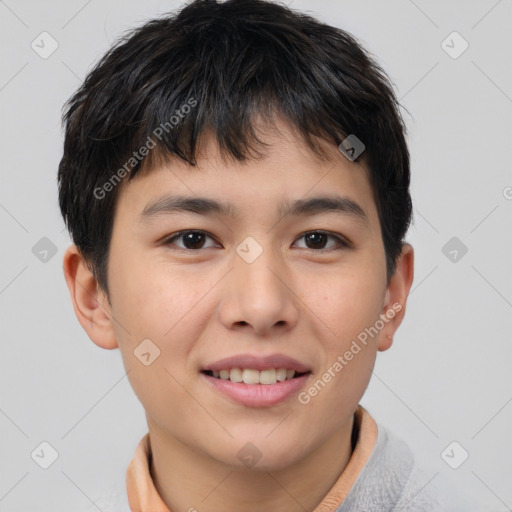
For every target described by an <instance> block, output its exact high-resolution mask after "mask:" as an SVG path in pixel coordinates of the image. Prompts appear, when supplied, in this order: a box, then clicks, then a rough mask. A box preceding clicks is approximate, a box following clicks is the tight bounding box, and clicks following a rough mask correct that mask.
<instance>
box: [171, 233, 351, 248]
mask: <svg viewBox="0 0 512 512" xmlns="http://www.w3.org/2000/svg"><path fill="white" fill-rule="evenodd" d="M205 237H206V238H210V239H212V240H213V237H212V236H211V235H209V234H208V233H206V232H205V231H182V232H181V233H177V234H175V235H174V236H172V237H171V238H169V239H167V241H166V242H165V244H166V245H169V244H170V245H178V244H175V243H174V241H175V240H180V239H183V244H184V247H183V246H180V245H178V247H180V248H182V249H188V250H197V249H204V248H205V247H204V239H205ZM301 238H304V239H305V240H306V244H310V245H311V246H310V247H307V246H306V247H305V249H312V250H318V249H326V247H325V242H326V241H327V239H329V238H332V239H334V240H335V241H336V244H335V246H334V247H336V246H338V247H342V248H343V247H349V244H348V243H347V242H346V241H345V240H343V239H342V238H341V237H339V236H336V235H333V234H331V233H327V232H326V231H318V230H317V231H309V232H307V233H304V234H302V235H301V236H300V237H299V238H298V239H297V240H299V239H301ZM206 248H208V247H206ZM332 248H333V247H332V246H331V247H328V249H332Z"/></svg>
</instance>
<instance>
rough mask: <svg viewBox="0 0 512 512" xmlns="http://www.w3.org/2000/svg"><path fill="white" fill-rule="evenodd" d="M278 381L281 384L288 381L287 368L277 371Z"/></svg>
mask: <svg viewBox="0 0 512 512" xmlns="http://www.w3.org/2000/svg"><path fill="white" fill-rule="evenodd" d="M276 379H277V380H278V381H279V382H283V380H286V368H279V370H277V372H276Z"/></svg>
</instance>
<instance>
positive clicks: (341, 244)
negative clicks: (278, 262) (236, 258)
mask: <svg viewBox="0 0 512 512" xmlns="http://www.w3.org/2000/svg"><path fill="white" fill-rule="evenodd" d="M187 233H200V234H203V235H206V236H208V237H210V238H211V239H212V240H215V237H214V236H213V235H211V234H210V233H208V232H207V231H202V230H199V229H189V230H185V231H180V232H178V233H175V234H174V235H172V236H171V237H170V238H167V239H166V240H165V241H164V245H174V244H173V243H172V242H173V241H174V240H176V239H179V238H181V237H182V236H183V235H186V234H187ZM312 233H320V234H323V235H327V236H328V237H330V238H334V239H335V240H337V242H338V247H330V248H328V249H310V248H309V247H301V249H306V250H309V251H313V252H328V251H331V250H337V249H349V248H351V247H352V245H351V243H350V242H349V241H348V240H346V239H344V238H342V237H340V236H338V235H334V234H333V233H329V232H328V231H324V230H322V229H315V230H313V231H306V232H305V233H303V234H302V235H300V236H299V237H298V239H300V238H303V237H305V236H306V235H310V234H312ZM215 241H216V240H215ZM217 243H218V242H217ZM178 249H180V250H183V251H187V252H199V251H201V250H204V249H203V248H201V249H187V248H186V247H185V248H184V247H178ZM206 249H210V247H207V248H206Z"/></svg>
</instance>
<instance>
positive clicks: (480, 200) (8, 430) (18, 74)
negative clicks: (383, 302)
mask: <svg viewBox="0 0 512 512" xmlns="http://www.w3.org/2000/svg"><path fill="white" fill-rule="evenodd" d="M180 4H181V2H171V1H167V2H164V1H160V2H158V1H147V2H136V1H134V0H131V1H123V2H121V1H119V0H103V1H98V0H90V1H89V2H84V1H82V0H73V1H68V2H64V1H55V0H54V1H46V2H36V1H15V0H8V1H6V2H2V1H0V38H1V48H0V52H1V63H2V65H1V68H0V119H1V133H0V135H1V136H0V148H1V162H0V172H1V188H0V225H1V229H2V241H3V242H2V244H1V246H0V257H1V265H0V318H1V327H2V339H1V344H0V348H1V353H0V354H1V357H0V511H4V512H5V511H9V512H11V511H12V512H15V511H22V510H23V511H33V512H36V511H50V510H52V511H53V512H58V511H66V512H67V511H69V510H70V509H72V510H73V511H80V510H85V509H86V508H87V507H90V506H91V500H92V499H93V496H95V495H96V494H97V493H99V492H100V491H101V489H102V488H103V487H104V486H109V485H111V484H112V483H114V482H119V481H124V475H125V471H126V467H127V465H128V463H129V461H130V460H131V458H132V456H133V452H134V450H135V447H136V445H137V443H138V442H139V440H140V438H141V437H142V436H143V435H144V434H145V432H146V431H147V428H146V423H145V418H144V411H143V409H142V406H141V405H140V404H139V402H138V400H137V399H136V397H135V395H134V393H133V391H132V390H131V388H130V386H129V383H128V380H127V378H126V376H125V372H124V368H123V365H122V361H121V357H120V354H119V352H118V350H114V351H105V350H102V349H100V348H98V347H97V346H96V345H94V344H93V343H92V342H91V341H90V340H89V338H88V337H87V335H86V334H85V332H84V331H83V330H82V328H81V327H80V325H79V323H78V322H77V320H76V317H75V314H74V312H73V309H72V306H71V302H70V299H69V295H68V290H67V287H66V284H65V281H64V277H63V270H62V256H63V252H64V250H65V249H66V247H67V246H68V245H69V244H70V240H69V237H68V235H67V232H66V231H65V230H63V226H64V224H63V221H62V219H61V217H60V212H59V210H58V204H57V184H56V173H57V166H58V163H59V161H60V158H61V155H62V141H63V137H62V131H61V127H60V115H61V108H62V106H63V104H64V102H65V101H66V100H67V99H68V97H69V96H70V95H71V94H72V93H73V92H74V91H75V89H76V88H77V87H78V86H79V85H80V83H81V82H82V80H83V79H84V77H85V75H86V73H87V71H88V70H90V69H91V67H92V65H93V64H94V63H95V62H96V61H97V60H98V59H99V58H100V56H101V55H102V54H103V53H104V52H105V51H106V50H107V49H108V48H109V45H110V44H111V42H112V41H113V40H114V39H115V38H116V37H117V36H118V35H119V34H120V33H121V31H124V30H126V29H128V28H131V27H133V26H135V25H138V24H140V23H141V22H143V21H144V20H146V19H148V18H149V17H153V16H155V15H158V14H159V13H163V12H166V11H169V10H172V9H175V8H176V7H178V6H179V5H180ZM290 4H291V5H292V6H293V7H295V8H298V9H300V10H306V11H309V12H310V13H312V14H314V15H316V16H318V17H319V18H321V19H323V20H325V21H327V22H329V23H331V24H334V25H337V26H339V27H341V28H344V29H346V30H348V31H349V32H351V33H353V34H354V35H355V36H356V37H358V38H359V39H360V40H361V41H362V42H363V44H365V46H366V47H367V48H368V49H369V50H370V51H371V52H372V53H374V54H375V55H376V56H377V58H378V60H379V62H380V63H381V64H382V65H383V67H384V69H385V70H386V71H387V72H388V73H389V75H390V76H391V78H392V79H393V81H394V83H395V84H396V87H397V90H398V96H399V98H400V100H401V103H402V104H403V106H404V107H405V108H406V109H407V110H408V111H409V112H410V114H411V115H409V114H408V113H407V112H405V111H404V116H405V119H406V122H407V124H408V127H409V131H410V135H409V142H410V150H411V155H412V197H413V201H414V206H415V222H414V224H413V226H412V227H411V229H410V231H409V234H408V237H407V239H408V241H409V242H411V243H412V244H413V246H414V247H415V250H416V266H415V282H414V284H413V288H412V292H411V295H410V298H409V302H408V309H407V314H406V318H405V321H404V323H403V324H402V327H401V328H400V329H399V331H398V334H397V336H396V337H395V343H394V345H393V347H392V348H391V349H390V350H389V351H388V352H385V353H381V354H379V356H378V360H377V364H376V367H375V374H374V377H373V378H372V381H371V383H370V386H369V388H368V391H367V393H366V395H365V397H364V399H363V405H365V406H366V407H367V408H368V409H369V410H370V412H371V413H372V414H373V416H374V417H375V418H376V420H377V421H378V422H379V423H381V424H383V425H385V426H387V427H388V428H390V429H392V430H393V431H395V432H396V433H397V434H398V435H400V436H401V437H402V438H404V439H405V440H406V441H407V442H408V443H409V444H410V446H411V447H412V448H413V450H414V451H415V453H416V454H417V456H418V457H419V458H420V460H421V461H423V462H424V464H425V465H426V467H428V468H430V472H431V473H430V474H431V475H432V477H433V478H438V477H440V476H445V477H448V478H450V480H451V481H452V482H453V484H454V485H455V486H457V487H458V488H459V490H461V492H463V493H464V494H466V495H467V496H469V497H470V498H471V499H472V500H474V501H475V502H477V503H478V504H479V505H480V507H481V510H485V511H504V510H511V507H512V487H511V486H510V482H511V481H512V442H511V441H510V432H511V425H512V404H511V402H512V379H511V372H510V366H511V361H512V358H511V356H512V344H511V343H510V341H511V335H510V333H511V332H512V315H511V313H512V309H511V308H512V289H511V274H512V272H511V266H510V261H511V255H512V251H511V249H512V222H511V221H512V215H511V214H512V200H511V199H512V175H511V173H510V164H511V151H510V148H511V132H512V125H511V122H510V120H511V119H510V117H511V116H510V114H511V111H512V68H511V65H510V63H511V62H512V51H511V50H512V45H511V39H512V30H511V29H510V27H511V26H512V23H511V22H512V6H511V2H510V0H501V1H496V0H481V1H472V2H468V1H462V0H459V1H451V2H446V1H441V0H436V1H429V2H427V1H426V0H421V1H420V0H416V1H415V2H413V1H412V0H393V1H390V0H386V1H380V2H378V1H374V2H370V1H367V0H366V1H361V0H359V1H355V0H353V1H349V0H345V1H335V0H329V1H328V0H323V1H319V0H315V1H313V0H296V1H294V2H290ZM42 31H47V32H49V33H50V34H51V36H52V37H53V38H54V39H55V40H56V41H57V42H58V45H59V46H58V49H57V50H56V51H55V52H54V53H53V54H52V55H51V56H50V57H49V58H47V59H42V58H41V57H40V56H39V55H38V54H37V53H36V52H35V51H34V50H33V49H32V48H31V43H32V41H33V40H34V39H36V38H37V37H38V36H39V34H40V33H41V32H42ZM453 31H457V32H458V33H459V34H460V35H461V36H462V37H463V38H464V39H465V40H466V41H467V42H468V43H469V48H468V49H467V50H466V51H465V52H464V53H463V54H462V55H460V56H459V57H458V58H456V59H454V58H452V57H450V56H449V55H448V54H447V53H446V52H445V50H444V49H443V47H442V46H441V43H442V41H443V40H445V38H446V37H447V36H448V35H449V34H450V33H452V32H453ZM449 41H450V40H449ZM449 41H448V44H450V45H452V46H454V49H452V51H455V50H457V48H460V45H459V42H454V43H451V42H449ZM458 45H459V46H458ZM454 236H455V237H457V238H458V239H460V241H462V242H463V243H464V244H465V245H466V246H467V248H468V252H467V254H465V255H464V256H463V257H462V258H460V259H459V260H458V261H457V262H452V261H450V260H449V259H448V258H447V257H446V256H445V255H444V254H443V252H442V248H443V246H444V245H445V244H446V243H447V242H448V240H450V239H451V238H452V237H454ZM42 237H48V238H49V239H50V240H51V241H52V242H53V244H55V246H56V248H57V253H56V254H55V255H54V256H53V257H51V258H49V260H48V261H47V262H46V263H44V262H42V261H40V260H39V259H38V258H37V257H36V256H35V255H34V254H33V252H32V247H33V246H34V245H35V244H36V243H37V242H38V241H39V240H40V239H41V238H42ZM459 254H460V253H459ZM42 441H47V442H49V443H50V444H51V445H52V446H53V447H54V448H55V449H56V450H57V452H58V455H59V456H58V458H57V460H56V461H55V462H54V463H53V464H52V465H51V466H50V467H49V468H48V469H42V468H41V467H39V465H38V464H36V462H35V461H34V460H33V459H32V458H31V453H32V452H33V450H34V449H35V448H37V447H38V446H39V444H40V443H41V442H42ZM452 441H457V442H458V443H459V444H460V446H461V447H462V448H459V447H457V448H456V449H455V450H454V451H453V452H449V454H450V455H451V460H452V461H453V460H456V459H457V458H458V457H460V456H461V453H462V451H461V450H462V449H464V450H466V451H467V452H468V453H469V457H468V459H467V460H466V461H465V462H464V463H463V464H462V465H461V466H460V467H459V468H458V469H452V468H450V467H449V466H448V465H447V463H446V462H445V461H444V460H443V458H442V457H441V453H442V452H443V450H444V449H445V448H446V447H447V445H449V443H451V442H452Z"/></svg>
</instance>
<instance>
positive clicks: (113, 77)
mask: <svg viewBox="0 0 512 512" xmlns="http://www.w3.org/2000/svg"><path fill="white" fill-rule="evenodd" d="M399 107H400V105H399V103H398V100H397V98H396V96H395V93H394V90H393V85H392V82H391V81H390V79H389V77H388V76H387V75H386V73H385V72H384V71H383V70H382V68H381V67H380V66H379V65H378V64H377V62H376V61H375V60H374V58H373V57H372V55H371V54H370V53H369V52H368V51H367V50H366V49H365V48H364V47H363V46H362V45H361V43H359V42H358V40H357V39H356V38H355V37H354V36H352V35H350V34H349V33H347V32H346V31H344V30H342V29H340V28H336V27H332V26H329V25H327V24H325V23H322V22H320V21H318V20H316V19H315V18H313V17H311V16H309V15H306V14H305V13H300V12H296V11H294V10H291V9H290V8H288V7H286V6H284V5H281V4H278V3H275V2H270V1H265V0H227V1H225V2H218V1H216V0H195V1H193V2H191V3H190V4H188V5H187V6H185V7H183V8H182V9H181V10H179V11H178V12H173V13H167V14H166V15H164V16H161V17H158V18H155V19H151V20H149V21H147V22H146V23H144V24H143V25H142V26H140V27H138V28H135V29H132V30H130V31H128V32H127V33H125V34H124V35H123V36H122V37H120V38H119V39H118V40H117V41H116V42H115V43H114V45H113V46H112V47H111V48H110V50H109V51H108V52H107V53H106V54H105V55H104V56H103V57H102V58H101V59H100V60H99V62H98V63H97V64H96V65H95V66H94V68H93V69H92V70H91V71H90V72H89V73H88V75H87V77H86V79H85V81H84V83H83V84H82V85H81V86H80V87H79V89H78V90H77V91H76V92H75V93H74V95H73V96H72V97H71V98H70V99H69V100H68V101H67V102H66V104H65V105H64V107H63V114H62V123H63V126H65V139H64V152H63V156H62V159H61V161H60V164H59V169H58V182H59V205H60V209H61V212H62V216H63V218H64V221H65V223H66V226H67V228H68V230H69V232H70V234H71V237H72V240H73V243H74V244H75V245H76V246H77V247H78V250H79V251H80V253H81V254H82V256H83V257H84V259H85V261H86V262H87V264H88V266H89V269H90V270H91V272H92V273H93V275H94V277H95V278H96V279H97V281H98V284H99V285H100V287H101V288H102V289H103V290H104V291H105V292H106V294H107V297H108V296H109V289H108V283H107V267H108V256H109V246H110V239H111V235H112V228H113V220H114V211H115V205H116V200H117V197H118V192H119V188H120V187H117V186H116V185H117V183H118V182H120V181H121V180H122V179H125V178H126V176H127V177H128V180H131V179H133V178H134V177H135V176H136V175H137V173H138V172H139V170H140V169H146V168H151V165H152V163H154V162H155V161H156V159H157V158H158V159H160V158H164V160H167V159H169V158H172V157H174V158H175V157H178V158H181V159H183V160H184V161H186V162H188V163H189V164H190V165H195V164H196V153H197V146H198V142H199V139H200V136H202V135H204V134H205V133H207V132H211V133H212V134H213V135H215V136H216V140H217V143H218V146H219V148H220V150H221V153H222V154H223V155H224V154H226V155H228V156H229V157H231V158H234V159H237V160H239V161H243V160H245V159H247V158H257V157H258V155H259V153H258V151H257V150H256V148H257V147H258V146H259V145H260V144H261V141H260V140H259V139H258V137H257V135H256V131H255V122H256V120H257V118H258V117H260V118H261V119H264V120H266V121H269V122H272V120H274V119H275V114H276V113H277V114H279V115H281V116H282V117H283V118H284V119H285V120H286V121H287V122H288V123H289V125H290V126H291V127H292V128H294V129H295V131H296V132H297V133H299V134H300V135H301V136H302V137H303V138H304V140H305V141H306V142H307V144H308V145H309V147H310V148H311V149H312V150H313V151H314V152H315V153H317V154H319V155H320V156H321V155H322V151H321V149H320V147H319V145H318V144H317V143H315V139H314V138H315V137H319V138H320V139H321V140H325V141H328V142H331V143H334V144H336V145H339V144H340V143H341V142H342V141H343V140H344V139H345V138H346V137H347V136H348V135H351V134H353V135H355V136H356V137H357V138H358V139H359V140H361V141H362V142H363V144H364V146H365V150H364V152H363V154H362V155H361V156H360V157H358V160H357V161H358V162H359V161H364V162H365V163H366V165H367V167H368V169H369V179H370V183H371V186H372V190H373V196H374V200H375V203H376V207H377V211H378V214H379V220H380V225H381V231H382V238H383V245H384V248H385V252H386V268H387V277H388V281H389V279H390V277H391V276H392V275H393V274H394V272H395V270H396V261H397V258H398V256H399V255H400V252H401V249H402V244H403V237H404V236H405V234H406V232H407V229H408V227H409V224H410V222H411V217H412V203H411V197H410V194H409V181H410V171H409V152H408V148H407V144H406V140H405V134H406V127H405V123H404V122H403V119H402V116H401V113H400V108H399ZM156 139H158V140H156ZM150 142H151V143H152V144H153V146H155V145H156V147H155V148H154V149H151V148H152V146H150ZM155 143H156V144H155ZM143 147H146V152H145V153H146V154H145V156H144V158H143V157H142V156H141V155H140V154H139V152H138V150H139V149H140V148H143ZM148 149H149V151H147V150H148ZM134 152H136V153H137V157H135V156H134V154H135V153H134ZM141 153H142V151H141Z"/></svg>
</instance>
